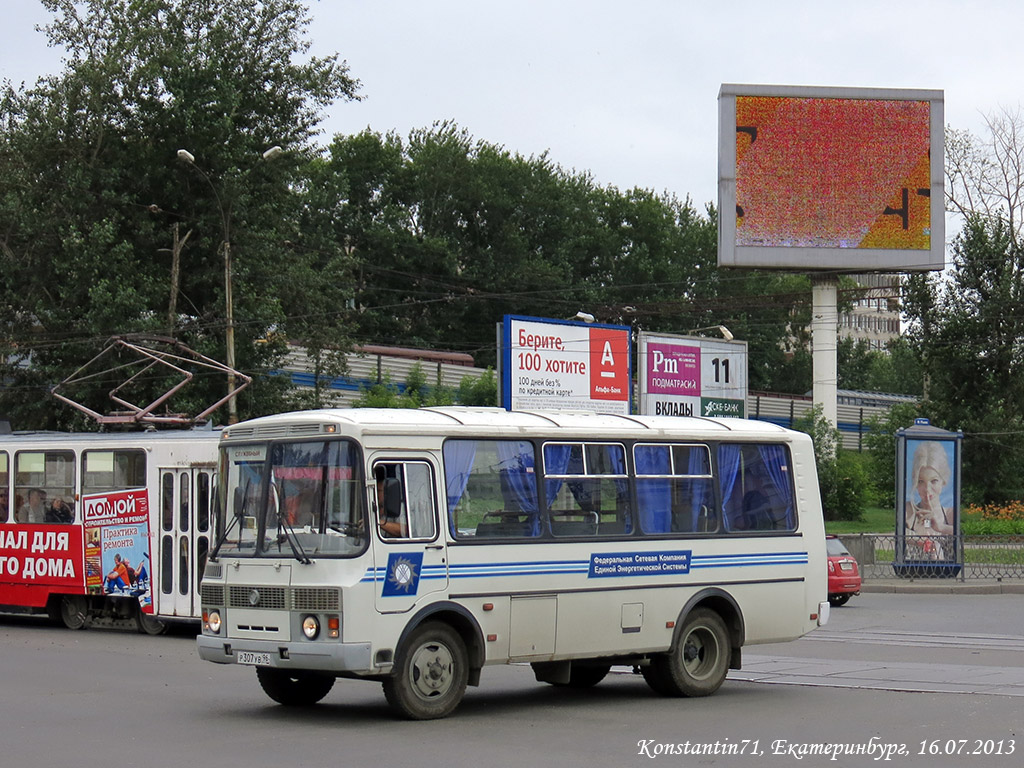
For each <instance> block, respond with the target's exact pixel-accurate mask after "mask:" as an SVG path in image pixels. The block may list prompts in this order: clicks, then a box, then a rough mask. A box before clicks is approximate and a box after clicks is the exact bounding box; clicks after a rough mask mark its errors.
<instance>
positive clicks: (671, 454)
mask: <svg viewBox="0 0 1024 768" xmlns="http://www.w3.org/2000/svg"><path fill="white" fill-rule="evenodd" d="M633 462H634V464H635V466H636V494H637V505H638V517H639V518H640V528H641V530H643V532H644V533H647V534H661V533H707V532H712V531H715V530H717V529H718V512H717V507H716V505H715V494H714V488H713V486H712V478H711V453H710V451H709V450H708V447H707V446H706V445H671V444H655V443H638V444H637V445H635V446H633Z"/></svg>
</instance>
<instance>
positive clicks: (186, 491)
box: [178, 475, 192, 532]
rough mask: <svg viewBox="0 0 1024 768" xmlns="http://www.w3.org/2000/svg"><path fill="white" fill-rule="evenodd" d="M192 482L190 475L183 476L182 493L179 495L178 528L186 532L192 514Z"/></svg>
mask: <svg viewBox="0 0 1024 768" xmlns="http://www.w3.org/2000/svg"><path fill="white" fill-rule="evenodd" d="M191 485H192V483H191V482H190V480H189V477H188V475H182V476H181V494H180V495H179V497H178V498H179V501H178V508H179V517H178V528H179V529H180V530H181V531H182V532H184V531H187V530H188V523H189V517H190V516H191V510H192V493H191Z"/></svg>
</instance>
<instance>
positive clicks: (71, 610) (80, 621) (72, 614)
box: [60, 595, 89, 629]
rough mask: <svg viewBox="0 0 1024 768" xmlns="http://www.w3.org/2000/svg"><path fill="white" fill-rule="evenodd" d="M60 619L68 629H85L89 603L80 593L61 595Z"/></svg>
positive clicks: (87, 621)
mask: <svg viewBox="0 0 1024 768" xmlns="http://www.w3.org/2000/svg"><path fill="white" fill-rule="evenodd" d="M60 620H61V621H63V622H64V626H65V627H67V628H68V629H85V625H86V624H88V623H89V604H88V603H87V602H86V600H85V598H84V597H82V595H63V596H62V597H61V599H60Z"/></svg>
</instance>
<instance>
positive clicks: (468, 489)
mask: <svg viewBox="0 0 1024 768" xmlns="http://www.w3.org/2000/svg"><path fill="white" fill-rule="evenodd" d="M444 475H445V486H446V488H447V492H446V496H447V503H448V527H449V530H451V532H452V535H453V536H455V537H456V538H458V539H466V538H472V537H476V536H479V537H484V536H486V537H488V538H494V537H501V538H520V539H521V538H529V537H534V536H539V535H540V531H541V526H540V514H539V512H538V503H537V499H538V495H537V474H536V472H535V471H534V447H533V443H530V442H527V441H526V440H447V441H445V444H444Z"/></svg>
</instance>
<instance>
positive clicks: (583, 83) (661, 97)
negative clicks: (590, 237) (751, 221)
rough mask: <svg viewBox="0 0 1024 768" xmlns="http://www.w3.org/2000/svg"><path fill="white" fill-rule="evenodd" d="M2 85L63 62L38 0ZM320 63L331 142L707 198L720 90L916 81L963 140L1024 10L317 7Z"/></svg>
mask: <svg viewBox="0 0 1024 768" xmlns="http://www.w3.org/2000/svg"><path fill="white" fill-rule="evenodd" d="M0 5H2V6H3V10H4V24H3V25H2V26H0V51H2V54H0V78H10V79H12V80H14V81H15V82H19V81H22V80H27V81H30V82H31V81H33V80H34V79H35V77H36V76H38V75H41V74H44V73H47V72H52V71H55V70H56V69H57V68H58V67H59V54H58V53H56V52H54V51H52V50H49V49H47V47H46V41H45V36H44V35H43V34H42V33H37V32H34V31H33V27H34V25H35V24H38V23H41V22H45V21H46V20H47V19H48V15H47V13H46V12H45V11H44V10H43V8H42V6H41V5H39V4H38V3H37V2H35V1H34V0H0ZM311 6H312V14H313V17H314V23H313V25H312V27H311V35H312V38H313V41H314V50H315V51H316V52H317V53H321V54H322V53H328V52H332V51H337V52H339V53H340V54H341V56H342V58H345V59H347V60H348V63H349V65H350V67H351V71H352V74H353V75H354V76H355V77H357V78H359V79H360V80H361V81H362V83H363V89H362V93H363V95H364V96H365V97H366V99H365V100H364V101H362V102H359V103H344V104H339V105H337V106H335V107H334V108H333V109H332V111H331V114H330V115H329V117H328V119H327V121H326V122H325V125H324V128H325V130H326V132H327V135H328V136H329V135H330V134H333V133H335V132H344V133H352V132H356V131H359V130H361V129H363V128H365V127H367V126H369V127H371V128H373V129H374V130H377V131H381V132H386V131H389V130H395V131H397V132H398V133H399V134H400V135H403V136H405V135H407V134H408V133H409V131H410V130H411V129H414V128H421V127H428V126H430V125H431V124H432V123H434V122H435V121H438V120H445V119H451V120H454V121H455V122H457V123H458V124H459V125H461V126H462V127H464V128H466V129H467V130H468V131H469V132H470V133H471V134H472V135H473V136H474V137H475V138H477V139H482V140H485V141H488V142H491V143H494V144H501V145H504V146H505V147H506V148H508V149H510V150H513V151H517V152H520V153H522V154H524V155H531V154H539V153H541V152H543V151H545V150H548V151H549V155H550V157H551V159H552V160H553V161H555V162H557V163H559V164H560V165H562V166H564V167H566V168H575V169H577V170H580V171H589V172H590V173H591V174H592V175H593V177H594V179H595V180H596V181H597V182H598V183H600V184H610V185H615V186H618V187H620V188H628V187H633V186H640V187H645V188H651V189H654V190H655V191H658V192H662V191H668V192H671V193H673V194H676V195H678V196H679V197H686V196H687V195H689V196H690V197H691V198H692V199H693V201H694V203H695V204H696V205H697V206H698V207H699V208H702V207H703V205H704V204H705V203H707V202H711V201H714V200H715V198H716V197H717V191H716V190H717V158H716V152H717V146H718V145H717V138H716V137H717V120H718V118H717V97H718V90H719V87H720V86H721V84H722V83H727V82H728V83H773V84H786V85H818V86H860V87H881V88H928V89H941V90H943V91H944V92H945V114H946V123H947V124H948V125H951V126H953V127H956V128H966V129H969V130H972V131H974V132H976V133H981V132H982V130H983V115H984V114H986V113H990V112H993V111H995V110H997V109H999V108H1001V107H1009V108H1013V109H1015V108H1017V106H1018V105H1019V103H1020V100H1021V86H1020V85H1019V83H1020V73H1021V72H1024V46H1022V45H1021V44H1020V41H1019V38H1020V34H1021V30H1022V29H1024V3H1019V2H1010V1H1006V2H1003V1H1001V0H974V1H973V2H970V3H967V2H953V0H930V1H925V0H903V2H901V3H892V2H876V1H875V0H862V1H861V2H856V3H842V4H840V3H832V2H821V1H820V0H819V1H818V2H795V1H792V0H771V2H765V1H764V0H761V1H760V2H745V1H741V0H733V1H731V2H730V1H729V0H719V1H718V2H691V1H690V0H677V1H676V2H670V1H669V0H633V2H631V3H624V2H622V1H621V0H616V2H608V1H606V0H589V2H588V1H586V0H562V1H559V0H544V2H539V1H538V0H518V1H516V2H507V1H505V0H496V1H490V2H489V1H488V0H374V1H372V2H371V1H370V0H322V1H321V2H319V3H317V2H313V3H311Z"/></svg>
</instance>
